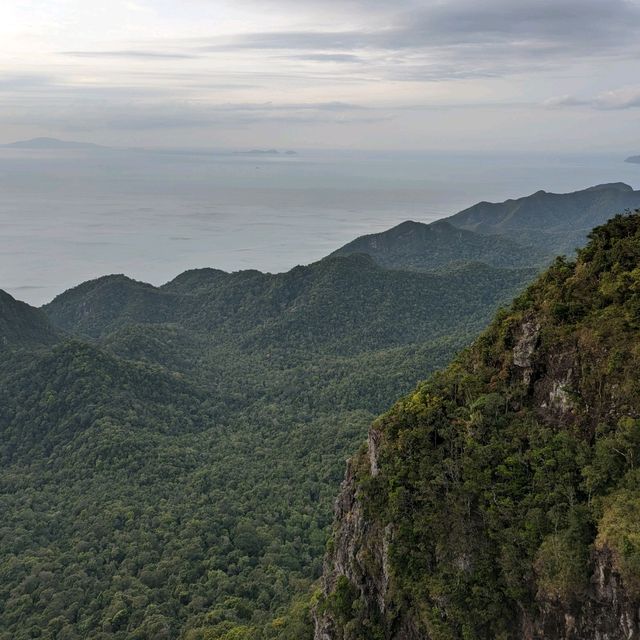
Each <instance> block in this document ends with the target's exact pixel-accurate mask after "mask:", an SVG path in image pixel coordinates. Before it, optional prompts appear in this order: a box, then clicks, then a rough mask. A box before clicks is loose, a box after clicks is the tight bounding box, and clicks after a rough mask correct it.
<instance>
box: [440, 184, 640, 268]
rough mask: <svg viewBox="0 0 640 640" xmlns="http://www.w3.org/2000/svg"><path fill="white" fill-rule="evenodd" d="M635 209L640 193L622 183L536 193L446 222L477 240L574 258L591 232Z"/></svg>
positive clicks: (477, 207) (483, 206)
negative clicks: (492, 237) (495, 239)
mask: <svg viewBox="0 0 640 640" xmlns="http://www.w3.org/2000/svg"><path fill="white" fill-rule="evenodd" d="M638 207H640V191H634V190H633V188H632V187H630V186H629V185H627V184H624V183H622V182H618V183H613V184H601V185H597V186H595V187H590V188H588V189H583V190H581V191H575V192H573V193H549V192H547V191H538V192H536V193H534V194H532V195H530V196H526V197H524V198H516V199H513V200H506V201H505V202H500V203H491V202H480V203H478V204H476V205H473V206H472V207H469V208H468V209H465V210H464V211H461V212H460V213H457V214H456V215H454V216H451V217H450V218H447V220H448V221H449V222H450V223H451V224H452V225H454V226H456V227H459V228H461V229H466V230H468V231H475V232H477V233H482V234H501V235H503V236H506V237H508V238H511V239H512V240H515V241H516V242H518V243H520V244H526V245H532V246H535V247H538V248H540V249H542V250H543V251H545V252H546V253H547V254H551V255H562V254H566V255H573V253H574V251H575V249H576V248H578V247H581V246H582V245H583V244H584V243H585V240H586V238H587V234H588V233H589V232H590V231H591V229H593V227H595V226H597V225H600V224H603V223H604V222H606V221H607V220H608V219H609V218H611V217H612V216H613V215H615V214H618V213H623V212H624V211H634V210H635V209H637V208H638Z"/></svg>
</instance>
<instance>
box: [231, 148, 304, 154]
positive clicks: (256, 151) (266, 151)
mask: <svg viewBox="0 0 640 640" xmlns="http://www.w3.org/2000/svg"><path fill="white" fill-rule="evenodd" d="M235 154H236V155H240V156H279V155H281V154H282V155H285V156H297V155H298V154H297V153H296V152H295V151H291V150H289V151H283V152H281V151H278V150H277V149H251V150H249V151H236V152H235Z"/></svg>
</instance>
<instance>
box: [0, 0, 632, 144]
mask: <svg viewBox="0 0 640 640" xmlns="http://www.w3.org/2000/svg"><path fill="white" fill-rule="evenodd" d="M638 34H640V0H421V1H418V0H260V1H257V0H256V1H252V0H233V1H227V0H109V1H108V2H105V1H104V0H3V1H2V2H1V3H0V142H8V141H11V140H14V139H20V138H26V137H32V136H40V135H47V136H57V137H64V138H71V139H76V140H87V141H95V142H101V143H105V144H114V145H148V146H149V145H154V146H176V145H178V146H196V145H197V146H222V147H236V148H244V147H255V146H268V147H272V146H275V147H279V148H304V147H336V148H337V147H341V148H344V147H355V148H378V149H384V148H387V149H390V148H402V149H409V148H413V149H430V150H433V149H473V150H479V151H482V150H487V149H498V150H500V149H504V150H513V149H524V150H529V149H530V150H538V149H539V150H572V151H573V150H575V151H616V152H617V151H623V152H640V63H639V57H638V56H639V54H640V38H639V37H638Z"/></svg>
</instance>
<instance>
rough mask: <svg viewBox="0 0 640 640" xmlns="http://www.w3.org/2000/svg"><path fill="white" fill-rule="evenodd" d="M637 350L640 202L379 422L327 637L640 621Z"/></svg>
mask: <svg viewBox="0 0 640 640" xmlns="http://www.w3.org/2000/svg"><path fill="white" fill-rule="evenodd" d="M639 366H640V214H634V215H630V216H618V217H616V218H614V219H613V220H611V221H610V222H609V223H607V224H606V225H604V226H602V227H599V228H597V229H596V230H594V231H593V232H592V234H591V235H590V242H589V244H588V246H587V247H586V248H585V249H583V250H582V251H581V252H580V253H579V257H578V259H577V261H576V262H568V261H565V260H557V261H556V262H555V263H554V264H553V266H552V267H551V268H550V269H549V270H548V271H547V272H546V273H545V274H544V275H543V276H542V277H541V278H540V279H539V280H538V281H537V282H536V283H535V284H534V285H533V286H532V287H531V288H529V289H528V290H527V291H526V292H525V293H524V294H523V295H521V296H520V297H519V298H517V299H516V301H515V302H514V304H513V306H512V307H511V308H510V309H509V310H508V311H506V312H502V313H500V314H499V315H498V317H497V318H496V320H495V321H494V322H493V324H492V325H491V326H490V328H489V329H488V331H486V332H485V333H484V334H483V335H482V336H481V337H480V338H479V339H478V340H476V342H475V343H474V344H473V346H472V347H471V348H469V349H468V350H467V351H465V352H464V353H462V355H461V356H459V357H458V358H457V359H456V360H455V361H454V363H453V364H452V365H451V366H449V367H448V368H447V369H445V370H444V371H442V372H440V373H438V374H436V375H434V376H433V377H432V378H431V379H429V380H428V381H427V382H425V383H423V384H421V385H420V386H419V387H418V388H417V389H416V390H415V392H413V393H412V394H410V395H408V396H406V397H405V398H404V399H403V400H401V401H400V402H398V403H397V404H396V405H395V406H394V407H393V409H391V410H390V411H389V412H388V413H387V414H385V415H384V416H383V417H382V418H380V419H379V420H378V421H376V422H375V423H374V424H373V426H372V428H371V430H370V433H369V442H368V447H367V449H366V450H363V451H362V452H361V453H360V454H359V455H358V456H356V457H355V458H354V460H353V461H352V462H351V464H350V467H349V470H348V473H347V478H346V480H345V483H344V484H343V489H342V493H341V496H340V499H339V501H338V503H337V512H336V514H337V520H336V527H335V531H334V536H333V540H332V543H331V545H330V551H329V554H328V556H327V560H326V568H325V575H324V581H323V582H324V596H323V598H322V600H321V602H320V604H319V605H318V606H317V609H316V615H317V625H316V638H317V639H318V640H334V639H344V640H347V639H353V640H356V639H357V640H360V639H362V638H372V639H374V638H380V639H398V640H400V639H402V640H414V639H415V640H417V639H419V638H420V639H424V638H426V639H428V640H436V639H438V640H440V639H445V638H446V639H472V638H478V639H487V640H489V639H494V638H504V639H505V640H506V639H510V638H513V639H514V640H515V639H519V638H530V639H534V638H539V639H543V638H544V639H545V640H560V639H566V640H591V639H594V640H595V639H596V638H609V639H610V640H618V639H620V640H622V639H623V638H635V637H638V635H639V634H640V622H639V620H638V614H637V612H638V607H639V605H640V591H639V585H640V542H639V541H640V518H639V514H640V491H639V489H638V488H639V487H640V476H639V472H638V464H637V462H638V458H639V456H640V381H639V379H638V376H637V371H638V367H639Z"/></svg>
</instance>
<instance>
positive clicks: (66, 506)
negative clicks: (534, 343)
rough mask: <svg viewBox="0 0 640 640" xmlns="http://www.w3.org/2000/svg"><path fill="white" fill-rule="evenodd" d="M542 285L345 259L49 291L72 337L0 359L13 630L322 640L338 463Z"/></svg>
mask: <svg viewBox="0 0 640 640" xmlns="http://www.w3.org/2000/svg"><path fill="white" fill-rule="evenodd" d="M533 274H534V272H533V271H532V270H529V269H521V270H508V269H496V268H494V267H489V266H486V265H482V264H473V265H466V266H460V267H457V268H455V269H452V270H450V271H448V272H439V273H416V272H405V271H390V270H385V269H383V268H382V267H380V266H378V265H376V264H375V263H374V262H373V261H372V260H371V259H370V258H368V257H366V256H351V257H346V258H334V259H328V260H324V261H321V262H319V263H316V264H314V265H310V266H309V267H297V268H296V269H293V270H292V271H291V272H289V273H286V274H277V275H270V274H262V273H259V272H256V271H246V272H239V273H234V274H227V273H224V272H220V271H216V270H198V271H191V272H187V273H185V274H182V275H181V276H179V277H178V278H176V279H175V280H174V281H172V282H171V283H168V284H167V285H165V286H163V287H152V286H151V285H147V284H144V283H140V282H136V281H133V280H131V279H129V278H126V277H124V276H107V277H104V278H100V279H98V280H95V281H91V282H87V283H84V284H82V285H80V286H79V287H76V288H75V289H72V290H70V291H68V292H66V293H65V294H63V295H62V296H59V297H58V298H56V300H54V301H53V302H52V303H51V304H49V305H47V306H46V307H45V311H46V313H47V314H48V316H49V317H50V319H51V321H52V322H53V324H54V325H56V326H57V327H58V328H59V329H60V330H61V331H63V332H64V333H65V334H66V335H67V336H76V338H75V339H73V340H71V341H69V340H67V341H64V342H62V343H60V344H59V345H58V346H55V347H54V348H53V349H51V350H44V351H42V350H41V351H37V352H33V353H32V354H31V355H28V354H26V353H25V352H24V350H22V351H20V352H18V351H14V350H11V349H9V350H8V351H7V357H6V358H5V359H4V360H3V362H2V364H1V365H0V382H1V384H0V390H1V391H0V437H1V447H0V455H1V459H2V463H3V464H2V467H1V470H0V512H1V514H2V519H1V522H2V524H0V535H1V536H2V538H1V539H2V545H1V554H0V577H1V579H0V638H2V640H5V639H6V640H8V639H9V638H11V639H12V640H21V639H23V638H31V637H41V638H51V639H56V640H57V639H62V638H66V639H74V638H92V639H93V638H98V639H104V640H106V639H108V638H119V639H125V638H126V639H129V638H140V639H147V638H148V639H152V638H153V639H157V638H178V637H184V638H189V639H190V640H196V639H198V638H203V639H204V638H227V639H228V640H231V638H234V639H235V640H237V639H239V638H246V639H251V640H254V639H256V640H258V639H259V638H280V639H282V640H285V639H287V638H289V639H291V640H293V639H294V638H295V639H298V638H304V637H305V635H306V636H307V637H308V635H309V633H310V618H309V615H308V607H307V605H306V604H304V603H300V604H295V603H294V604H293V605H292V598H294V597H296V596H299V595H300V594H304V593H305V592H306V591H307V590H308V587H309V585H310V584H311V581H312V580H314V579H316V578H317V577H318V576H319V575H320V572H321V563H322V555H323V552H324V546H325V540H326V535H327V528H328V525H329V523H330V519H331V505H332V502H333V497H334V495H335V491H336V489H337V487H338V485H339V480H340V477H341V475H342V469H343V464H344V460H345V459H346V457H347V456H348V455H349V453H350V452H351V451H352V450H353V449H354V447H356V446H357V443H358V442H359V441H360V440H361V438H362V437H363V435H364V433H365V431H366V426H367V424H368V423H369V422H370V421H371V419H372V418H373V416H374V415H375V414H376V413H378V412H380V411H382V410H383V409H384V408H385V407H386V406H388V405H389V404H390V403H391V402H393V400H394V399H395V398H396V397H398V395H399V394H402V393H404V392H405V391H406V390H408V389H410V388H411V387H412V386H413V385H414V384H415V383H416V381H417V380H419V379H422V378H424V377H425V376H426V375H427V374H428V373H429V372H430V371H431V370H432V369H433V368H434V367H436V366H442V365H444V364H445V363H446V362H447V361H448V360H449V359H450V358H451V356H452V354H453V353H455V352H456V351H457V350H459V349H460V348H461V347H462V346H463V345H465V344H466V343H467V342H468V341H469V340H470V339H471V338H472V336H473V335H474V334H475V333H477V331H479V330H480V329H481V327H482V326H483V325H484V324H485V322H486V320H487V318H488V317H489V316H490V315H491V313H493V311H494V310H495V308H496V307H497V306H498V305H500V304H502V303H504V302H506V301H507V300H508V299H509V298H510V297H511V296H512V295H513V294H514V293H515V292H516V291H518V290H520V289H521V288H522V287H523V286H524V285H525V283H526V282H528V281H529V280H530V279H531V277H532V276H533ZM38 313H41V312H38Z"/></svg>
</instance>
